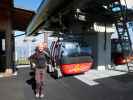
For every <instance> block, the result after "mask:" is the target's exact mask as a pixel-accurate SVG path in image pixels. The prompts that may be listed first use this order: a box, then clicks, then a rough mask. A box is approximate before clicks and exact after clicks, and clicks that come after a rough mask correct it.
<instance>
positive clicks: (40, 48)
mask: <svg viewBox="0 0 133 100" xmlns="http://www.w3.org/2000/svg"><path fill="white" fill-rule="evenodd" d="M47 47H48V45H47V43H46V42H41V43H39V44H38V45H37V50H38V51H39V52H42V51H43V50H44V49H46V48H47Z"/></svg>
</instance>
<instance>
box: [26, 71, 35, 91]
mask: <svg viewBox="0 0 133 100" xmlns="http://www.w3.org/2000/svg"><path fill="white" fill-rule="evenodd" d="M29 74H30V77H31V78H30V79H29V80H27V81H26V83H27V84H28V85H30V86H31V87H32V90H33V91H34V93H35V89H36V82H35V73H34V71H31V72H30V73H29Z"/></svg>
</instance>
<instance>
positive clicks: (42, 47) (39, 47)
mask: <svg viewBox="0 0 133 100" xmlns="http://www.w3.org/2000/svg"><path fill="white" fill-rule="evenodd" d="M38 50H39V52H42V51H43V50H44V45H43V44H40V45H38Z"/></svg>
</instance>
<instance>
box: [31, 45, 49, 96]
mask: <svg viewBox="0 0 133 100" xmlns="http://www.w3.org/2000/svg"><path fill="white" fill-rule="evenodd" d="M46 50H47V43H39V44H38V45H37V48H36V52H35V54H34V57H33V59H34V63H35V81H36V97H37V98H39V97H40V98H43V97H44V78H45V68H46V66H47V60H48V59H49V53H48V52H47V51H46Z"/></svg>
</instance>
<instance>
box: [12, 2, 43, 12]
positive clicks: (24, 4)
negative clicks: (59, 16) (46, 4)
mask: <svg viewBox="0 0 133 100" xmlns="http://www.w3.org/2000/svg"><path fill="white" fill-rule="evenodd" d="M41 2H42V0H14V5H15V6H16V7H20V8H25V9H29V10H34V11H36V9H37V8H38V7H39V5H40V3H41Z"/></svg>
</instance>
